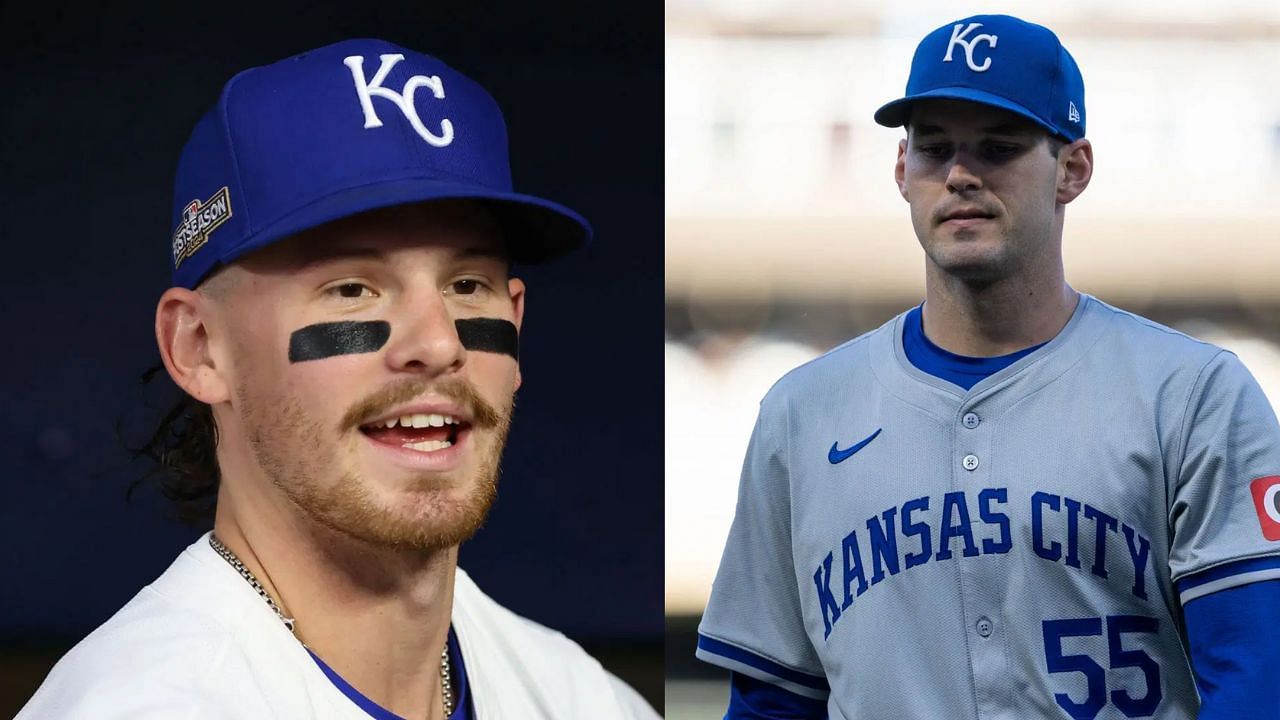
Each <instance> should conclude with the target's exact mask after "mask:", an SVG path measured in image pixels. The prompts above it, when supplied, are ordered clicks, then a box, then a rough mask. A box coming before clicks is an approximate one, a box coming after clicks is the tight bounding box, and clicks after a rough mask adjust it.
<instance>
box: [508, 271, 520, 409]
mask: <svg viewBox="0 0 1280 720" xmlns="http://www.w3.org/2000/svg"><path fill="white" fill-rule="evenodd" d="M507 294H508V295H510V296H511V316H512V320H511V321H512V322H514V323H515V325H516V333H517V334H519V332H520V324H521V323H522V322H524V281H523V280H521V279H520V278H511V279H509V280H507ZM520 382H521V377H520V363H519V362H517V363H516V389H517V390H519V389H520Z"/></svg>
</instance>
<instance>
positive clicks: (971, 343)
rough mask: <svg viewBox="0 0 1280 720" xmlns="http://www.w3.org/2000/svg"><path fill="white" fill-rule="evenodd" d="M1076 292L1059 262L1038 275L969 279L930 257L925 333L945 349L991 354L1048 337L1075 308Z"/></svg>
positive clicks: (1028, 344) (1057, 331)
mask: <svg viewBox="0 0 1280 720" xmlns="http://www.w3.org/2000/svg"><path fill="white" fill-rule="evenodd" d="M1079 298H1080V295H1079V293H1077V292H1076V291H1075V290H1073V289H1072V288H1071V287H1070V286H1069V285H1067V283H1066V280H1065V279H1064V277H1063V273H1062V266H1061V264H1058V265H1057V266H1056V268H1055V270H1053V271H1051V272H1048V273H1044V274H1042V275H1041V276H1040V277H1035V278H1032V277H1028V276H1025V275H1015V276H1011V277H1008V278H1003V279H1001V280H997V281H995V282H990V283H974V282H970V281H967V280H962V279H960V278H956V277H955V276H952V275H948V274H946V273H944V272H943V271H942V270H941V269H939V268H938V267H937V266H936V265H934V264H933V263H932V262H930V263H929V265H928V270H927V271H926V274H925V305H924V333H925V336H926V337H928V338H929V340H930V341H932V342H933V344H935V345H937V346H938V347H941V348H943V349H944V350H947V351H950V352H953V353H956V354H957V355H966V356H969V357H995V356H997V355H1007V354H1008V353H1012V352H1017V351H1018V350H1022V349H1024V348H1028V347H1032V346H1034V345H1039V344H1041V343H1045V342H1048V341H1049V340H1052V339H1053V338H1054V337H1055V336H1056V335H1057V334H1058V333H1059V332H1060V331H1061V330H1062V328H1063V327H1065V326H1066V324H1067V322H1068V321H1069V320H1070V319H1071V315H1072V313H1073V312H1075V308H1076V304H1077V302H1078V301H1079Z"/></svg>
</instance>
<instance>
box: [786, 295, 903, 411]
mask: <svg viewBox="0 0 1280 720" xmlns="http://www.w3.org/2000/svg"><path fill="white" fill-rule="evenodd" d="M905 314H906V313H902V314H900V315H896V316H894V317H893V318H892V319H890V320H889V321H888V322H886V323H885V324H883V325H881V326H880V327H878V328H876V329H874V330H871V331H869V332H866V333H863V334H862V335H859V336H858V337H855V338H853V339H852V340H848V341H846V342H844V343H842V344H840V345H837V346H836V347H834V348H832V349H830V350H828V351H827V352H825V353H822V354H821V355H819V356H818V357H816V358H814V359H812V360H810V361H808V362H806V363H804V364H802V365H799V366H797V367H795V368H794V369H792V370H791V371H789V372H787V373H786V374H785V375H783V376H782V377H781V378H779V379H778V381H777V382H775V383H774V384H773V387H771V388H770V389H769V392H768V393H766V394H765V396H764V399H763V400H762V401H761V405H762V407H763V408H765V409H769V408H770V407H774V406H780V405H785V404H789V403H791V402H794V401H796V400H804V399H806V398H807V397H808V396H811V395H814V394H825V393H828V392H830V390H831V387H832V383H833V382H836V381H839V382H840V384H841V385H847V383H849V382H850V381H851V380H855V379H856V378H857V377H859V376H862V377H865V378H867V379H869V378H870V373H871V371H872V370H873V368H872V354H871V351H870V349H871V345H872V343H874V342H877V341H880V342H883V341H886V340H888V341H892V340H893V338H894V337H895V333H896V332H897V330H896V327H897V323H898V322H899V320H900V319H901V318H902V317H903V316H904V315H905Z"/></svg>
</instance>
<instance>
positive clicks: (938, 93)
mask: <svg viewBox="0 0 1280 720" xmlns="http://www.w3.org/2000/svg"><path fill="white" fill-rule="evenodd" d="M920 100H964V101H966V102H975V103H979V104H981V105H989V106H991V107H996V108H1000V109H1001V110H1008V111H1009V112H1012V113H1016V114H1018V115H1021V116H1022V117H1025V118H1027V119H1028V120H1031V121H1032V122H1035V123H1036V124H1037V125H1040V126H1041V127H1043V128H1044V129H1045V130H1048V131H1049V132H1050V133H1051V134H1053V135H1061V134H1062V133H1061V132H1059V131H1058V129H1057V128H1055V127H1054V126H1053V125H1051V124H1050V123H1049V122H1048V121H1047V120H1045V119H1044V118H1042V117H1040V116H1039V115H1036V114H1035V113H1033V112H1031V111H1030V110H1028V109H1026V108H1025V107H1023V106H1021V105H1019V104H1018V103H1015V102H1013V101H1010V100H1006V99H1005V98H1002V97H1000V96H999V95H993V94H992V93H989V92H984V91H982V90H974V89H973V88H968V87H947V88H937V89H934V90H930V91H928V92H922V93H918V94H916V95H909V96H907V97H904V98H900V99H898V100H894V101H893V102H891V103H886V104H885V105H883V106H881V107H880V109H879V110H876V114H875V120H876V122H877V123H879V124H880V125H883V126H885V127H902V126H903V125H906V124H907V122H908V121H909V120H911V108H912V106H913V105H914V104H915V103H916V102H918V101H920Z"/></svg>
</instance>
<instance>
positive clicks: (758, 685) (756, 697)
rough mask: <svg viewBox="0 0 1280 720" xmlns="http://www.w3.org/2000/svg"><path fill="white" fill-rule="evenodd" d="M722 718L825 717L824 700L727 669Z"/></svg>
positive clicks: (785, 719)
mask: <svg viewBox="0 0 1280 720" xmlns="http://www.w3.org/2000/svg"><path fill="white" fill-rule="evenodd" d="M729 675H730V680H729V711H728V712H727V713H725V716H724V717H725V720H827V703H826V701H825V700H815V699H813V698H809V697H805V696H803V695H797V694H795V693H793V692H791V691H789V690H783V689H782V688H780V687H778V686H777V685H773V684H771V683H767V682H764V681H762V680H756V679H755V678H753V677H751V676H749V675H743V674H742V673H736V672H731V673H729Z"/></svg>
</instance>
